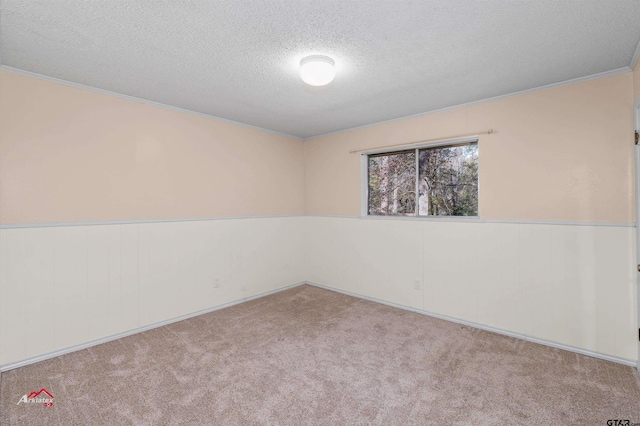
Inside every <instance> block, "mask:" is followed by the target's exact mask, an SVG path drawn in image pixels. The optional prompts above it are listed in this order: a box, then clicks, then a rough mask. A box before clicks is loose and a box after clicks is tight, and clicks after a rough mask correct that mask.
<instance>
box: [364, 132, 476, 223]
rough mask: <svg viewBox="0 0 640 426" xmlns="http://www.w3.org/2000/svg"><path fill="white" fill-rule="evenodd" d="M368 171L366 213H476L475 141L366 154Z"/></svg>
mask: <svg viewBox="0 0 640 426" xmlns="http://www.w3.org/2000/svg"><path fill="white" fill-rule="evenodd" d="M416 155H417V157H418V170H416ZM368 176H369V182H368V185H369V200H368V212H369V214H370V215H402V216H415V215H416V214H418V215H420V216H477V215H478V144H477V142H474V143H466V144H460V145H449V146H439V147H434V148H423V149H415V150H411V151H400V152H391V153H385V154H376V155H371V156H369V157H368ZM416 180H417V185H416ZM416 187H417V188H416ZM416 192H417V194H416ZM416 195H417V196H416ZM416 199H417V205H416Z"/></svg>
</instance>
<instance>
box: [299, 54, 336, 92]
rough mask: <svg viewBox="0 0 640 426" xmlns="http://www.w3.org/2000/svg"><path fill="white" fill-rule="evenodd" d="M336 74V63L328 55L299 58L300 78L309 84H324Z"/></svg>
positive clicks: (329, 81) (330, 80)
mask: <svg viewBox="0 0 640 426" xmlns="http://www.w3.org/2000/svg"><path fill="white" fill-rule="evenodd" d="M335 76H336V63H335V62H334V61H333V59H331V58H330V57H328V56H324V55H311V56H307V57H305V58H302V59H301V60H300V78H302V81H304V82H305V83H307V84H309V85H311V86H324V85H325V84H329V83H331V82H332V81H333V79H334V77H335Z"/></svg>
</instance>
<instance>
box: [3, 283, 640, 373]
mask: <svg viewBox="0 0 640 426" xmlns="http://www.w3.org/2000/svg"><path fill="white" fill-rule="evenodd" d="M304 284H308V285H310V286H313V287H318V288H322V289H324V290H329V291H335V292H336V293H341V294H345V295H347V296H352V297H357V298H358V299H363V300H368V301H370V302H375V303H380V304H383V305H387V306H391V307H394V308H398V309H403V310H405V311H410V312H416V313H418V314H422V315H427V316H430V317H433V318H438V319H442V320H445V321H450V322H454V323H457V324H462V325H466V326H468V327H474V328H478V329H481V330H485V331H489V332H492V333H497V334H502V335H504V336H509V337H515V338H516V339H522V340H526V341H528V342H533V343H538V344H540V345H545V346H549V347H552V348H557V349H562V350H565V351H569V352H574V353H578V354H581V355H586V356H590V357H593V358H599V359H603V360H605V361H611V362H615V363H618V364H623V365H628V366H631V367H638V366H639V363H638V362H637V361H634V360H630V359H626V358H620V357H615V356H611V355H606V354H602V353H599V352H594V351H589V350H586V349H581V348H577V347H574V346H569V345H565V344H563V343H558V342H554V341H551V340H545V339H540V338H537V337H533V336H528V335H526V334H520V333H514V332H512V331H508V330H503V329H500V328H496V327H490V326H487V325H483V324H479V323H475V322H471V321H466V320H462V319H459V318H454V317H450V316H447V315H442V314H437V313H435V312H429V311H426V310H423V309H418V308H413V307H410V306H406V305H401V304H398V303H393V302H388V301H386V300H382V299H376V298H374V297H369V296H364V295H361V294H357V293H352V292H350V291H346V290H341V289H337V288H334V287H329V286H326V285H323V284H318V283H315V282H312V281H302V282H298V283H295V284H291V285H288V286H285V287H281V288H278V289H275V290H271V291H267V292H264V293H260V294H257V295H255V296H251V297H245V298H243V299H238V300H235V301H233V302H229V303H225V304H222V305H218V306H214V307H211V308H207V309H203V310H201V311H197V312H193V313H190V314H186V315H182V316H179V317H175V318H171V319H168V320H165V321H160V322H157V323H154V324H150V325H146V326H144V327H139V328H135V329H133V330H129V331H125V332H122V333H118V334H114V335H111V336H108V337H103V338H101V339H97V340H92V341H90V342H87V343H82V344H79V345H75V346H70V347H68V348H64V349H59V350H57V351H53V352H49V353H46V354H43V355H38V356H36V357H33V358H28V359H24V360H21V361H17V362H13V363H9V364H5V365H2V366H0V373H2V372H5V371H9V370H13V369H15V368H19V367H24V366H27V365H29V364H34V363H36V362H40V361H44V360H47V359H50V358H55V357H57V356H60V355H64V354H68V353H71V352H76V351H79V350H82V349H86V348H90V347H92V346H97V345H100V344H102V343H107V342H111V341H113V340H117V339H121V338H123V337H127V336H131V335H133V334H137V333H142V332H143V331H147V330H152V329H154V328H158V327H162V326H165V325H168V324H172V323H174V322H178V321H182V320H185V319H189V318H193V317H197V316H198V315H203V314H207V313H209V312H214V311H218V310H220V309H224V308H228V307H231V306H235V305H239V304H241V303H244V302H248V301H250V300H255V299H259V298H261V297H265V296H269V295H271V294H275V293H279V292H281V291H285V290H289V289H292V288H295V287H299V286H301V285H304Z"/></svg>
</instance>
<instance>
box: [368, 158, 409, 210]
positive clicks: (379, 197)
mask: <svg viewBox="0 0 640 426" xmlns="http://www.w3.org/2000/svg"><path fill="white" fill-rule="evenodd" d="M368 204H369V214H370V215H401V216H415V209H416V153H415V151H404V152H394V153H392V154H384V155H373V156H369V203H368Z"/></svg>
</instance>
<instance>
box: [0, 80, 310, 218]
mask: <svg viewBox="0 0 640 426" xmlns="http://www.w3.org/2000/svg"><path fill="white" fill-rule="evenodd" d="M303 176H304V171H303V145H302V143H301V142H300V141H299V140H295V139H292V138H286V137H283V136H279V135H275V134H271V133H267V132H262V131H258V130H254V129H250V128H245V127H241V126H236V125H233V124H229V123H226V122H223V121H219V120H214V119H207V118H203V117H198V116H195V115H191V114H187V113H181V112H177V111H173V110H170V109H164V108H160V107H155V106H151V105H148V104H143V103H139V102H135V101H131V100H126V99H122V98H118V97H114V96H109V95H104V94H99V93H95V92H92V91H88V90H83V89H78V88H74V87H70V86H66V85H62V84H57V83H52V82H49V81H45V80H40V79H36V78H32V77H26V76H23V75H18V74H14V73H11V72H7V71H0V223H2V224H16V223H41V222H76V221H97V220H100V221H102V220H104V221H111V220H136V219H168V218H195V217H220V216H257V215H286V214H300V213H303V199H304V195H303V191H304V182H303Z"/></svg>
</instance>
